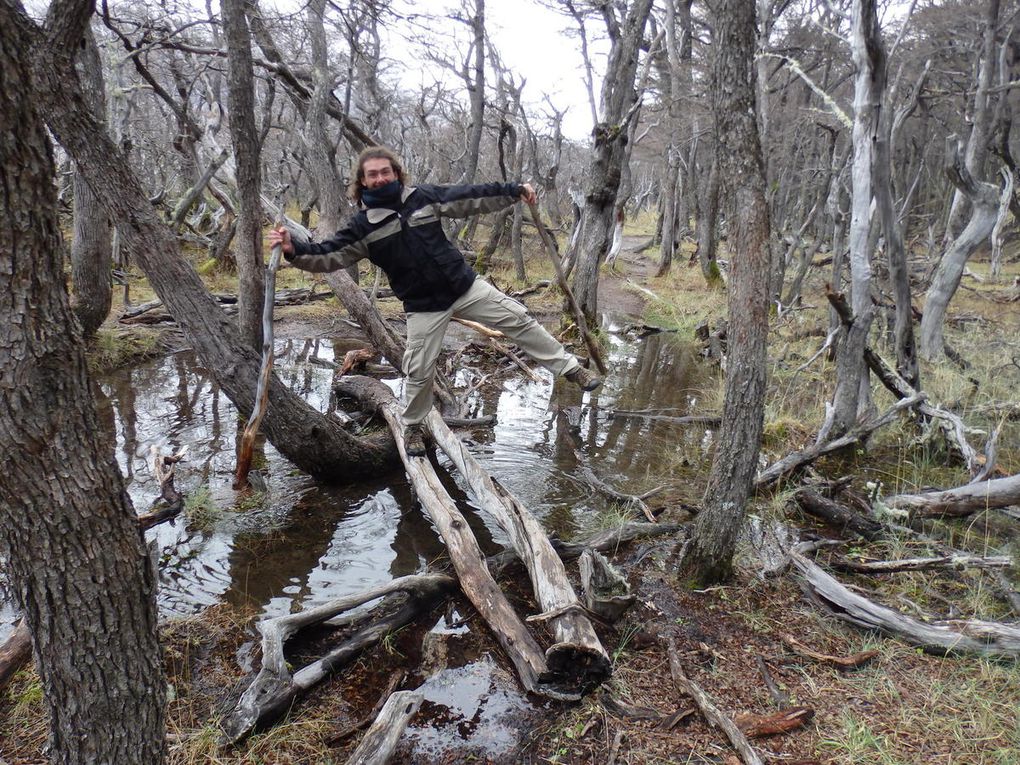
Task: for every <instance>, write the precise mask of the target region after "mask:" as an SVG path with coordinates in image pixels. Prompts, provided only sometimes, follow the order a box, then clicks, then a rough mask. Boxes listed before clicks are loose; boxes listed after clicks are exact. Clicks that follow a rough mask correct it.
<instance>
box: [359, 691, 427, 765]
mask: <svg viewBox="0 0 1020 765" xmlns="http://www.w3.org/2000/svg"><path fill="white" fill-rule="evenodd" d="M424 698H425V697H424V696H423V695H422V694H421V693H420V692H418V691H397V692H396V693H394V694H393V695H391V696H390V697H389V699H387V701H386V704H385V705H384V706H383V708H382V711H381V712H379V716H378V717H376V718H375V722H374V723H372V727H371V728H369V729H368V731H367V732H366V733H365V735H364V736H363V737H362V739H361V743H359V744H358V748H357V749H355V750H354V754H352V755H351V757H350V759H349V760H347V765H386V763H387V762H389V761H390V757H392V756H393V750H394V749H395V748H396V746H397V742H398V741H399V740H400V736H401V734H402V733H403V732H404V728H406V727H407V724H408V723H409V722H410V721H411V718H412V717H414V715H415V713H416V712H417V711H418V707H420V706H421V702H422V701H423V700H424Z"/></svg>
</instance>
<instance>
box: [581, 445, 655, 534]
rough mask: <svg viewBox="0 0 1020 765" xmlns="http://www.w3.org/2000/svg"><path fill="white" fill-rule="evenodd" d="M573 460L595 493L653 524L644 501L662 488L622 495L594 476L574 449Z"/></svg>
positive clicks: (582, 457) (652, 516)
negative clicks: (634, 510)
mask: <svg viewBox="0 0 1020 765" xmlns="http://www.w3.org/2000/svg"><path fill="white" fill-rule="evenodd" d="M574 458H575V459H576V460H577V467H578V470H580V472H581V476H582V477H583V478H584V480H585V481H586V482H587V483H588V485H589V486H591V487H592V488H593V489H595V491H597V492H599V493H600V494H602V495H604V496H606V497H608V498H609V499H612V500H615V501H616V502H620V503H622V504H624V505H628V506H633V507H636V508H638V509H639V510H640V511H641V512H642V513H643V514H644V516H645V518H647V519H648V522H649V523H655V516H654V515H652V511H651V510H650V509H649V507H648V505H646V504H645V500H646V499H648V498H649V497H653V496H655V495H656V494H658V493H659V492H660V491H662V489H663V487H662V486H656V487H655V488H654V489H649V490H648V491H646V492H645V493H644V494H624V493H623V492H621V491H617V490H616V489H614V488H613V487H612V486H610V485H609V484H607V483H606V482H605V481H603V480H602V479H601V478H599V477H598V476H597V475H595V471H594V470H592V469H591V468H590V467H589V466H588V461H587V460H586V459H585V458H584V454H583V453H582V452H581V451H580V450H579V449H574Z"/></svg>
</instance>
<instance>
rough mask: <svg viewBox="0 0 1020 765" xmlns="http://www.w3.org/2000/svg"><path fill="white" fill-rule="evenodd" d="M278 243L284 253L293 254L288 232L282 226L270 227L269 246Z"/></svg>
mask: <svg viewBox="0 0 1020 765" xmlns="http://www.w3.org/2000/svg"><path fill="white" fill-rule="evenodd" d="M276 245H280V247H281V249H282V250H283V254H284V255H293V254H294V243H293V242H291V241H290V232H289V231H288V230H287V229H285V228H284V227H283V226H280V227H279V228H274V229H271V230H270V232H269V246H270V247H276Z"/></svg>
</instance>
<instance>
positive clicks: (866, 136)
mask: <svg viewBox="0 0 1020 765" xmlns="http://www.w3.org/2000/svg"><path fill="white" fill-rule="evenodd" d="M851 16H852V23H851V27H852V43H853V44H852V46H851V47H852V53H853V60H854V65H855V66H856V67H857V77H856V80H855V82H854V122H853V145H854V155H853V156H854V159H853V173H852V181H853V194H852V202H851V213H850V290H851V305H852V307H853V314H854V315H853V323H852V324H851V325H850V328H849V330H848V331H847V333H846V334H845V335H844V336H843V338H842V343H841V344H840V348H839V351H838V358H837V365H836V391H835V393H834V394H833V397H832V409H831V410H830V412H829V417H828V418H827V419H826V424H825V425H824V426H823V427H822V432H821V433H820V434H819V437H818V438H819V441H824V440H825V439H826V438H830V437H833V436H841V435H843V434H844V433H846V432H847V431H848V430H850V428H851V427H853V424H854V423H855V422H856V421H857V416H858V413H859V412H860V410H861V409H862V406H863V405H864V404H865V403H867V402H868V401H869V398H868V397H866V396H865V397H862V396H861V391H862V388H864V387H865V386H866V385H867V380H868V371H867V366H866V365H865V363H864V346H865V345H866V344H867V340H868V332H869V330H870V329H871V321H872V318H873V317H874V313H875V309H874V306H873V305H872V302H871V252H870V251H869V250H868V230H869V227H870V218H871V215H870V211H871V195H872V188H871V172H872V163H873V161H874V160H873V151H874V149H873V146H872V140H871V137H872V135H873V134H874V132H875V130H874V128H873V127H872V126H873V125H874V123H875V121H876V120H877V119H878V116H879V110H880V106H881V103H882V100H881V99H882V86H883V84H884V82H879V81H877V80H876V77H875V67H874V62H875V59H874V57H873V50H874V46H875V44H876V43H877V41H878V40H880V39H881V31H880V30H879V28H878V10H877V8H876V3H875V0H854V3H853V10H852V14H851Z"/></svg>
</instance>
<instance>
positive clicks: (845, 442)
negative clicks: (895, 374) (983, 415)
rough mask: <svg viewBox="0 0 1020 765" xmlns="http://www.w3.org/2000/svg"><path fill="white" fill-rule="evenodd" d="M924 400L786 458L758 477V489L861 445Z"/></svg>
mask: <svg viewBox="0 0 1020 765" xmlns="http://www.w3.org/2000/svg"><path fill="white" fill-rule="evenodd" d="M923 399H924V394H923V393H914V394H913V395H912V396H909V397H908V398H904V399H901V400H899V401H897V402H896V403H895V404H893V405H892V406H891V407H889V408H888V409H887V410H886V411H885V412H883V413H882V414H880V415H878V416H877V417H873V418H871V419H870V420H868V421H866V422H863V423H861V424H859V425H857V426H855V427H854V428H852V429H851V430H850V432H848V433H847V434H846V435H844V436H840V437H839V438H834V439H832V440H830V441H826V442H824V443H821V444H814V445H812V446H809V447H807V448H806V449H801V450H800V451H796V452H792V453H791V454H788V455H786V456H785V457H783V458H782V459H781V460H779V461H778V462H774V463H772V464H771V465H769V466H768V467H767V468H765V470H763V471H762V472H761V473H759V474H758V477H757V478H756V479H755V481H754V485H755V488H757V489H760V488H762V487H765V486H768V485H769V484H772V483H775V482H776V481H778V480H779V479H780V478H782V477H784V476H786V475H789V474H790V473H792V472H794V471H795V470H799V469H800V468H802V467H804V466H805V465H807V464H809V463H811V462H813V461H815V460H816V459H818V458H819V457H821V456H823V455H825V454H831V453H832V452H836V451H839V450H841V449H845V448H847V447H848V446H854V445H855V444H859V443H860V442H861V441H863V440H864V439H865V438H867V437H868V436H869V435H871V434H872V433H873V432H874V431H876V430H878V429H879V428H880V427H882V426H883V425H888V424H889V423H890V422H892V421H893V420H895V419H896V417H897V415H899V413H900V412H902V411H903V410H905V409H910V408H911V407H913V406H914V405H916V404H917V403H918V402H919V401H921V400H923Z"/></svg>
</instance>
